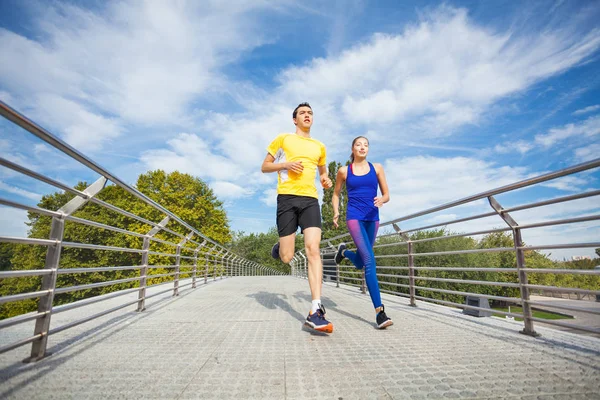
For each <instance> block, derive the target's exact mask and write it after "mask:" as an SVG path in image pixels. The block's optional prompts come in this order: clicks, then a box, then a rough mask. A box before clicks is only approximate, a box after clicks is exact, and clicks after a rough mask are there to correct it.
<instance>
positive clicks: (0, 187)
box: [0, 181, 42, 201]
mask: <svg viewBox="0 0 600 400" xmlns="http://www.w3.org/2000/svg"><path fill="white" fill-rule="evenodd" d="M0 190H2V191H5V192H9V193H13V194H16V195H18V196H21V197H26V198H28V199H31V200H35V201H39V200H40V199H41V198H42V195H41V194H38V193H33V192H30V191H28V190H24V189H21V188H19V187H16V186H12V185H9V184H6V183H5V182H3V181H0Z"/></svg>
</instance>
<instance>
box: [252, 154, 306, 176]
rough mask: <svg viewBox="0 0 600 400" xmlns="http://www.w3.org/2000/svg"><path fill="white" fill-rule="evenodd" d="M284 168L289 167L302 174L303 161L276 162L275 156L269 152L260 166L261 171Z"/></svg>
mask: <svg viewBox="0 0 600 400" xmlns="http://www.w3.org/2000/svg"><path fill="white" fill-rule="evenodd" d="M282 169H287V170H290V171H294V172H296V173H298V174H301V173H302V170H303V169H304V167H303V166H302V162H301V161H295V162H283V163H275V157H273V156H272V155H271V154H270V153H267V156H266V157H265V159H264V161H263V163H262V166H261V167H260V171H261V172H263V173H269V172H278V171H281V170H282Z"/></svg>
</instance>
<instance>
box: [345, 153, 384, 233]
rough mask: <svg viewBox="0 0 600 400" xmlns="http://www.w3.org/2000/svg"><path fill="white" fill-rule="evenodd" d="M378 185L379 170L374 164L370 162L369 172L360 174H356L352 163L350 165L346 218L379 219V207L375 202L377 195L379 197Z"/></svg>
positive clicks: (347, 179)
mask: <svg viewBox="0 0 600 400" xmlns="http://www.w3.org/2000/svg"><path fill="white" fill-rule="evenodd" d="M377 187H378V182H377V172H376V171H375V167H374V166H373V164H371V163H369V172H368V173H367V174H365V175H360V176H356V175H354V173H353V171H352V164H350V165H348V176H347V177H346V190H347V191H348V209H347V211H346V220H350V219H357V220H360V221H379V208H377V207H375V204H374V203H375V197H377Z"/></svg>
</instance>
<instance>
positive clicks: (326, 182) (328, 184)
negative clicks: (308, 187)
mask: <svg viewBox="0 0 600 400" xmlns="http://www.w3.org/2000/svg"><path fill="white" fill-rule="evenodd" d="M321 186H323V189H329V188H330V187H332V186H333V183H331V179H329V177H328V176H327V175H321Z"/></svg>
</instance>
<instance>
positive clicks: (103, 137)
mask: <svg viewBox="0 0 600 400" xmlns="http://www.w3.org/2000/svg"><path fill="white" fill-rule="evenodd" d="M36 106H37V108H36V111H34V115H36V116H37V118H39V119H40V120H44V121H48V122H50V124H52V125H53V126H55V127H56V128H57V129H58V130H59V132H61V133H62V136H63V137H64V139H65V141H66V142H67V143H69V144H70V145H71V146H73V147H75V148H76V149H78V150H79V151H82V152H83V153H84V154H85V153H87V152H91V151H94V150H98V149H100V148H101V147H102V145H103V144H104V143H106V142H108V141H110V140H111V139H114V138H117V137H118V136H120V135H121V134H122V133H123V131H124V129H123V127H122V126H121V123H120V122H118V120H117V119H115V118H107V117H104V116H102V115H101V114H96V113H93V112H90V111H88V110H87V109H86V108H85V107H83V106H82V105H81V104H79V103H77V102H74V101H70V100H67V99H65V98H63V97H60V96H56V95H53V94H41V95H40V96H38V99H37V104H36ZM50 109H52V110H54V111H53V113H52V114H50V115H48V114H46V110H50Z"/></svg>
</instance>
